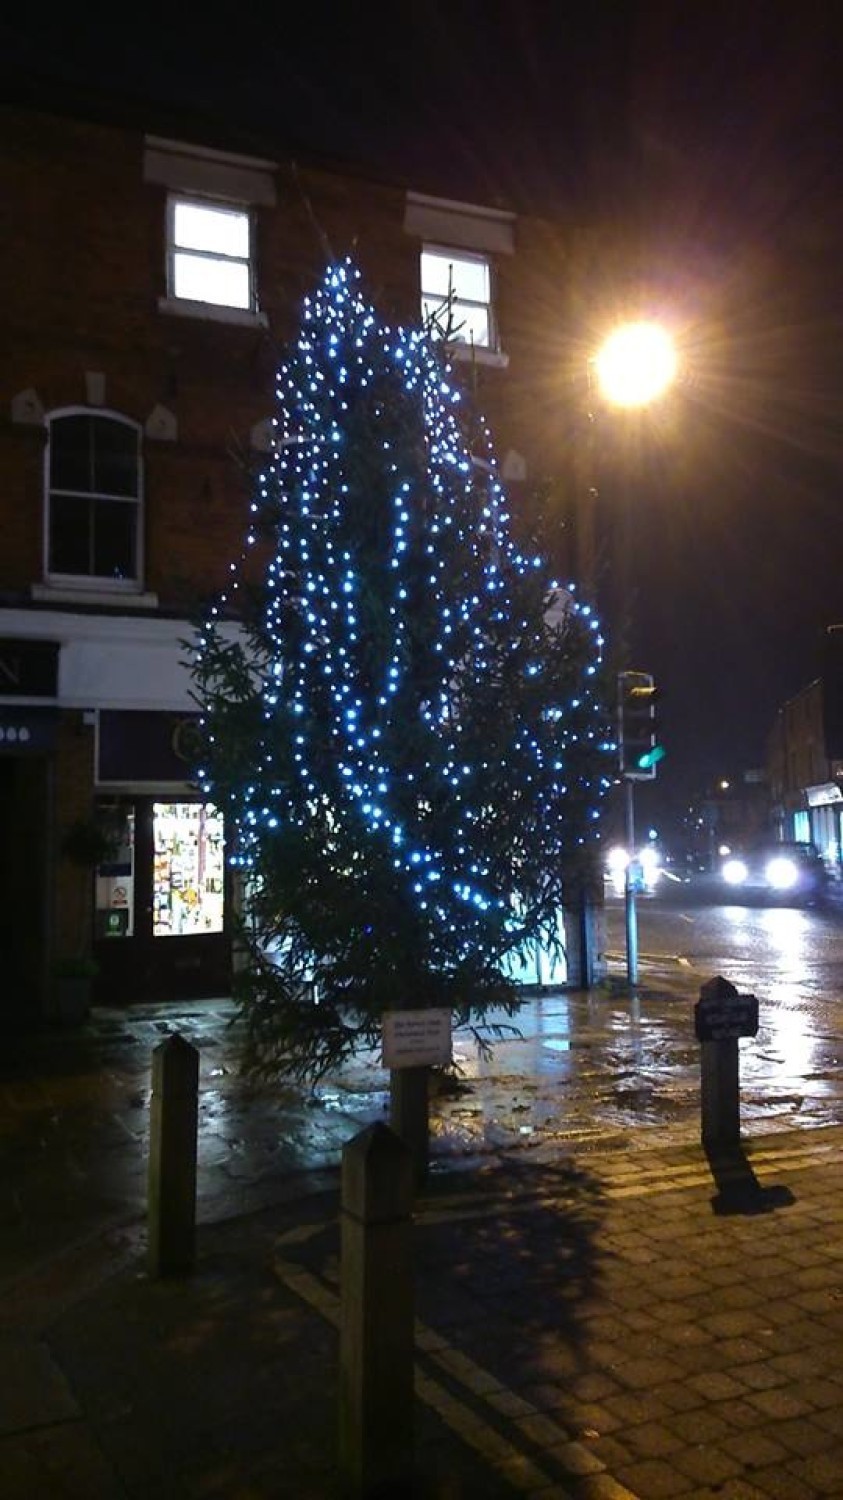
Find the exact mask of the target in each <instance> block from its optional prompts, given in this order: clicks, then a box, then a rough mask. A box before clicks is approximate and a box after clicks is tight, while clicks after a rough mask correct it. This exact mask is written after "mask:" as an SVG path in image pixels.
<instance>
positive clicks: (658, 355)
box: [594, 323, 677, 408]
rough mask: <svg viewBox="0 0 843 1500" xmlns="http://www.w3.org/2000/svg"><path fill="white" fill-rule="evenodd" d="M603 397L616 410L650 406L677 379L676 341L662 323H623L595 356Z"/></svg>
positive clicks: (599, 385)
mask: <svg viewBox="0 0 843 1500" xmlns="http://www.w3.org/2000/svg"><path fill="white" fill-rule="evenodd" d="M594 368H595V374H596V376H597V384H598V387H599V389H600V394H601V395H602V396H603V399H604V400H605V401H608V402H609V403H610V405H612V406H624V407H629V408H632V407H638V406H649V405H650V403H651V402H652V401H658V399H659V397H661V396H663V395H665V393H666V392H667V391H668V390H669V389H670V387H671V385H672V384H673V382H674V380H675V379H676V371H677V357H676V348H675V346H674V343H673V339H672V338H671V336H670V334H669V333H668V332H667V330H666V329H665V328H662V327H661V325H660V324H658V323H622V324H621V325H620V326H619V327H618V328H616V329H615V330H614V332H612V333H610V334H609V337H608V338H607V339H606V341H605V343H604V344H603V345H602V347H601V349H600V350H599V352H598V353H597V355H596V356H595V360H594Z"/></svg>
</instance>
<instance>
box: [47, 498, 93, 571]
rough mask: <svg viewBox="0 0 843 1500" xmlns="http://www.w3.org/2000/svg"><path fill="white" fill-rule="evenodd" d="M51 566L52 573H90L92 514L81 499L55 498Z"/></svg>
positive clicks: (51, 512) (51, 533)
mask: <svg viewBox="0 0 843 1500" xmlns="http://www.w3.org/2000/svg"><path fill="white" fill-rule="evenodd" d="M49 565H50V572H51V573H88V572H90V567H91V528H90V515H89V510H88V506H87V504H85V503H82V502H80V500H79V499H78V497H77V496H69V495H53V496H52V497H51V500H50V559H49Z"/></svg>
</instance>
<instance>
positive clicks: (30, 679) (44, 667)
mask: <svg viewBox="0 0 843 1500" xmlns="http://www.w3.org/2000/svg"><path fill="white" fill-rule="evenodd" d="M58 684H59V647H58V642H57V641H30V640H25V641H18V640H10V639H8V638H3V639H0V698H55V697H56V696H57V694H58Z"/></svg>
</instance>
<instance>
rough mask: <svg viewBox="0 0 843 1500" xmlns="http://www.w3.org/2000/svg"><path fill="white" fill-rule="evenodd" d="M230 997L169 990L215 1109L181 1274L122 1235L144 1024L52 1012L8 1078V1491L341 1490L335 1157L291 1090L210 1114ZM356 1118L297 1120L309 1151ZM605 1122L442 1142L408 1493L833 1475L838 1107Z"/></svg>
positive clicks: (695, 1499) (708, 1495)
mask: <svg viewBox="0 0 843 1500" xmlns="http://www.w3.org/2000/svg"><path fill="white" fill-rule="evenodd" d="M229 1015H230V1010H229V1008H228V1007H226V1006H225V1005H224V1004H223V1005H220V1006H218V1007H216V1006H215V1007H207V1008H205V1009H201V1008H200V1009H199V1010H198V1011H197V1013H196V1015H195V1016H194V1015H193V1013H192V1012H191V1016H190V1020H191V1023H192V1025H193V1026H194V1030H195V1035H196V1039H197V1041H198V1042H200V1043H201V1045H202V1048H203V1056H204V1057H206V1058H207V1067H208V1071H207V1074H206V1089H207V1092H206V1093H203V1110H204V1111H205V1114H206V1115H207V1117H208V1120H209V1122H210V1124H209V1128H208V1130H207V1132H206V1137H205V1140H206V1147H205V1149H204V1151H203V1157H202V1159H201V1160H200V1191H199V1201H200V1224H199V1236H198V1260H197V1266H196V1270H195V1272H194V1274H193V1275H192V1276H190V1277H188V1278H185V1279H182V1280H178V1281H162V1282H153V1281H150V1280H149V1279H148V1277H147V1275H146V1270H145V1259H144V1252H145V1225H144V1219H143V1206H144V1187H145V1167H146V1161H145V1150H144V1140H145V1131H146V1103H147V1097H148V1096H147V1090H146V1070H147V1068H148V1058H149V1050H150V1046H151V1045H154V1044H155V1043H156V1042H157V1040H159V1039H160V1037H161V1035H162V1034H166V1032H167V1031H168V1030H169V1029H170V1024H169V1023H168V1022H165V1021H162V1019H161V1017H160V1015H159V1013H158V1012H157V1011H152V1010H151V1011H150V1013H149V1014H148V1015H146V1014H140V1013H139V1014H138V1015H136V1016H133V1017H132V1018H131V1024H129V1022H128V1021H126V1020H125V1019H121V1018H116V1019H114V1018H108V1017H107V1018H104V1019H102V1020H101V1021H100V1022H99V1023H98V1025H99V1030H97V1029H96V1028H93V1029H92V1031H91V1034H90V1035H89V1037H88V1039H87V1041H86V1044H85V1045H86V1048H87V1049H88V1050H87V1051H85V1052H84V1054H83V1053H82V1052H80V1053H79V1058H78V1059H77V1061H76V1062H75V1063H74V1060H73V1059H74V1055H75V1054H74V1048H73V1046H72V1045H70V1046H65V1044H64V1042H63V1039H62V1038H60V1037H53V1038H51V1039H48V1040H47V1042H46V1044H45V1046H44V1047H43V1048H42V1051H41V1053H39V1051H38V1047H37V1046H36V1047H34V1048H33V1051H32V1054H31V1066H29V1069H28V1071H26V1072H25V1071H19V1072H17V1073H14V1074H10V1075H9V1077H8V1078H6V1079H5V1080H4V1084H3V1089H2V1100H1V1101H0V1102H2V1110H0V1135H3V1134H5V1135H6V1138H7V1140H8V1141H13V1140H19V1141H20V1143H21V1146H20V1152H19V1153H16V1155H15V1158H14V1160H13V1159H12V1158H11V1153H10V1155H9V1159H8V1161H7V1169H8V1170H6V1171H4V1194H3V1196H2V1197H0V1293H2V1295H0V1359H2V1369H3V1372H4V1375H3V1378H2V1379H0V1495H2V1497H3V1500H58V1497H62V1500H68V1497H70V1500H170V1497H172V1500H270V1497H277V1496H291V1497H301V1500H311V1497H314V1500H315V1497H326V1500H334V1497H339V1496H340V1495H341V1493H342V1490H341V1486H340V1484H339V1480H338V1476H337V1472H336V1428H337V1406H338V1401H337V1382H338V1358H337V1356H338V1332H337V1329H338V1319H339V1291H338V1288H339V1269H340V1267H339V1234H338V1219H337V1213H338V1202H337V1196H338V1193H337V1190H338V1172H337V1170H336V1167H335V1166H334V1167H327V1168H326V1167H324V1165H323V1167H322V1168H321V1169H320V1170H319V1171H318V1172H306V1171H304V1172H302V1171H298V1172H291V1170H290V1164H291V1162H292V1161H293V1160H294V1156H293V1154H292V1149H291V1146H290V1145H289V1144H288V1139H289V1141H290V1142H291V1141H292V1139H293V1137H294V1136H295V1134H296V1132H297V1131H298V1130H299V1129H300V1128H302V1129H304V1128H306V1127H307V1128H310V1129H311V1130H313V1128H314V1127H313V1126H312V1125H310V1123H309V1122H310V1120H311V1119H312V1111H311V1112H310V1113H308V1108H307V1104H306V1102H304V1103H301V1104H290V1103H289V1101H287V1102H285V1105H284V1108H285V1111H286V1112H285V1114H284V1118H283V1122H282V1124H281V1126H280V1127H279V1122H278V1120H277V1119H273V1107H274V1106H273V1102H272V1100H271V1099H266V1098H259V1097H258V1098H255V1099H252V1098H251V1097H250V1096H248V1095H247V1094H243V1095H242V1097H241V1094H240V1093H236V1094H234V1095H233V1096H232V1098H233V1103H232V1104H231V1106H230V1108H229V1114H228V1115H227V1116H226V1128H225V1129H224V1130H222V1129H220V1130H219V1131H215V1130H214V1128H213V1127H214V1120H215V1118H216V1116H215V1114H214V1111H215V1109H216V1108H217V1105H216V1103H215V1099H214V1094H213V1088H214V1085H215V1074H217V1073H218V1074H219V1075H220V1077H221V1078H222V1079H223V1080H224V1079H225V1077H226V1076H227V1074H226V1070H227V1069H228V1068H229V1067H230V1053H231V1047H230V1044H229V1043H228V1042H227V1041H226V1040H225V1037H226V1032H225V1027H226V1025H227V1021H228V1018H229ZM115 1027H116V1028H117V1032H115ZM162 1028H163V1031H162ZM100 1033H101V1034H100ZM124 1033H125V1034H126V1037H127V1039H126V1040H125V1041H124ZM115 1035H117V1038H118V1041H119V1049H118V1050H115V1046H114V1043H115ZM99 1046H101V1047H102V1049H103V1057H104V1058H105V1059H107V1062H106V1065H105V1066H102V1067H100V1066H95V1064H94V1062H92V1061H91V1058H90V1057H89V1053H90V1051H91V1048H92V1047H93V1049H94V1053H95V1052H96V1048H97V1047H99ZM83 1057H84V1066H83V1065H82V1063H81V1062H80V1061H79V1059H82V1058H83ZM39 1058H40V1064H39ZM39 1066H40V1071H39ZM71 1105H72V1108H70V1107H69V1106H71ZM275 1107H277V1106H275ZM63 1111H64V1113H63ZM21 1121H29V1122H30V1124H29V1125H27V1128H26V1129H25V1130H23V1131H21V1132H19V1134H18V1135H16V1134H15V1131H16V1130H17V1128H18V1125H19V1122H21ZM361 1123H362V1122H361ZM6 1126H8V1127H9V1128H8V1130H7V1129H6ZM106 1127H107V1128H106ZM357 1128H359V1125H358V1124H357V1123H356V1122H355V1120H354V1119H353V1118H352V1117H351V1116H350V1115H348V1114H342V1113H335V1115H334V1116H332V1117H331V1118H330V1119H328V1120H327V1121H326V1123H324V1124H323V1123H322V1122H321V1119H320V1120H318V1121H317V1124H316V1129H317V1130H318V1132H319V1135H318V1140H319V1142H320V1143H321V1144H320V1150H319V1152H315V1153H314V1158H315V1159H319V1160H321V1161H322V1162H323V1163H324V1162H325V1161H328V1160H330V1159H331V1153H332V1152H333V1154H334V1159H335V1158H336V1155H337V1153H338V1150H339V1149H340V1147H341V1145H342V1142H343V1140H345V1139H348V1137H349V1135H350V1134H351V1133H353V1131H354V1130H355V1129H357ZM279 1140H280V1141H281V1145H280V1149H279ZM630 1145H631V1146H632V1147H633V1149H625V1150H618V1149H613V1150H609V1149H606V1148H605V1147H603V1146H601V1145H600V1144H599V1143H595V1141H593V1140H588V1139H583V1140H577V1141H565V1142H557V1143H554V1145H553V1146H552V1148H551V1147H549V1146H547V1145H544V1146H542V1147H540V1148H539V1149H532V1150H531V1149H530V1148H529V1147H525V1148H524V1149H521V1150H509V1151H506V1150H504V1151H500V1150H498V1151H497V1152H496V1153H495V1154H492V1155H489V1156H488V1157H487V1158H485V1159H478V1157H477V1155H476V1154H475V1155H473V1156H472V1157H471V1158H470V1159H469V1160H468V1162H467V1163H463V1164H462V1165H461V1166H460V1167H459V1168H458V1159H457V1157H456V1156H452V1157H450V1158H448V1159H447V1160H443V1161H440V1162H439V1163H437V1169H436V1171H435V1172H434V1173H432V1175H431V1184H430V1187H429V1189H428V1191H427V1192H426V1193H425V1194H424V1195H423V1197H421V1198H420V1200H419V1202H418V1205H417V1211H416V1215H415V1222H414V1230H413V1236H414V1250H415V1268H416V1318H417V1326H416V1397H417V1402H416V1406H417V1411H416V1430H417V1443H416V1455H417V1457H416V1470H417V1484H416V1489H415V1491H414V1493H416V1494H417V1495H419V1496H424V1497H426V1500H427V1497H429V1500H473V1497H475V1496H477V1497H480V1496H482V1497H484V1500H512V1497H514V1496H520V1497H529V1500H630V1497H634V1500H661V1497H673V1496H677V1497H679V1500H762V1497H763V1500H819V1497H829V1496H832V1497H838V1500H843V1354H841V1345H842V1341H841V1334H843V1195H841V1191H840V1183H841V1177H840V1168H839V1159H840V1154H841V1148H843V1127H839V1126H836V1125H830V1126H825V1127H822V1128H813V1129H806V1128H804V1126H803V1127H802V1128H801V1129H800V1130H798V1131H796V1130H795V1131H790V1130H786V1129H784V1130H775V1131H772V1132H770V1131H766V1132H764V1133H763V1134H760V1135H759V1136H758V1138H757V1139H756V1140H750V1141H747V1142H745V1150H744V1152H743V1153H738V1154H737V1155H736V1156H734V1157H733V1158H732V1159H730V1160H728V1161H720V1160H714V1161H711V1160H709V1159H708V1158H707V1157H706V1155H705V1153H704V1152H703V1150H702V1148H701V1147H700V1145H699V1144H698V1142H697V1141H696V1140H691V1139H687V1138H686V1139H685V1140H684V1141H683V1142H681V1143H678V1144H677V1142H676V1136H675V1132H673V1133H671V1134H670V1135H667V1134H662V1132H661V1131H660V1129H659V1128H658V1127H651V1128H649V1129H648V1130H646V1131H642V1132H639V1133H638V1134H637V1135H636V1137H635V1139H634V1141H632V1140H630ZM320 1153H321V1154H320ZM94 1156H96V1157H97V1163H98V1164H97V1166H96V1169H94V1167H93V1164H92V1159H93V1157H94ZM103 1161H104V1162H105V1169H103ZM203 1173H204V1176H203V1175H202V1174H203Z"/></svg>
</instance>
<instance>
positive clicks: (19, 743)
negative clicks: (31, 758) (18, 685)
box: [0, 705, 58, 755]
mask: <svg viewBox="0 0 843 1500" xmlns="http://www.w3.org/2000/svg"><path fill="white" fill-rule="evenodd" d="M57 723H58V714H57V712H56V710H55V709H54V708H28V707H27V706H26V705H24V706H22V707H21V708H0V755H46V754H49V752H50V751H51V750H52V749H53V748H54V746H55V743H56V725H57Z"/></svg>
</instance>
